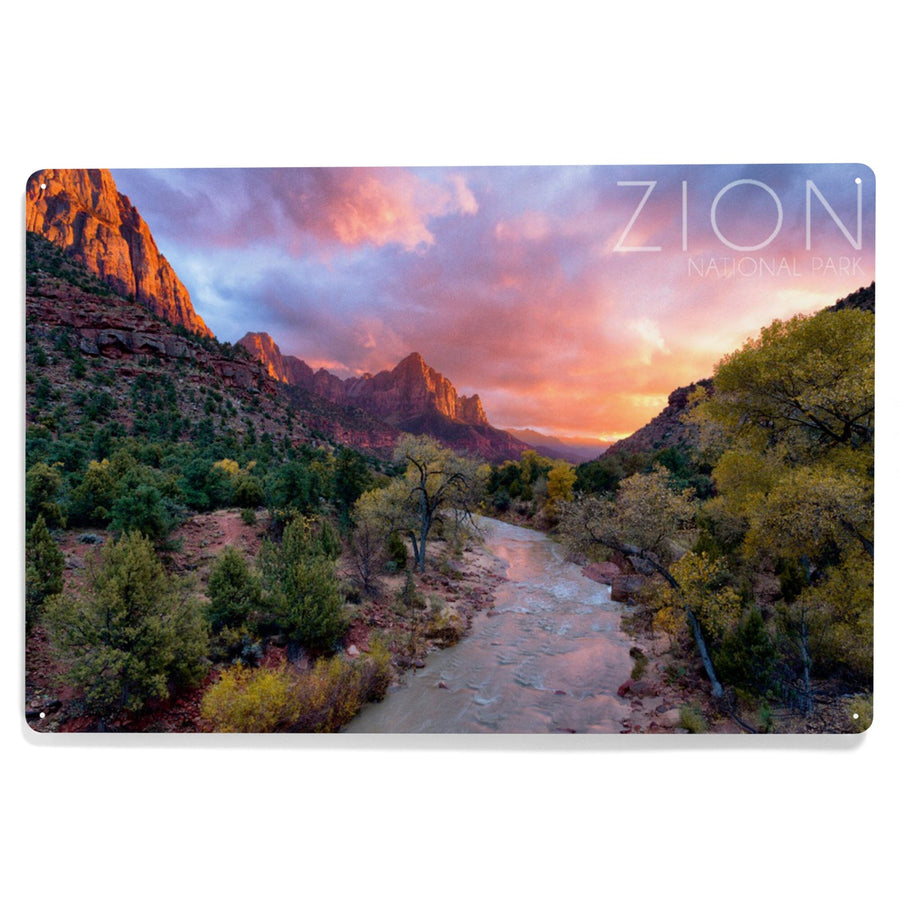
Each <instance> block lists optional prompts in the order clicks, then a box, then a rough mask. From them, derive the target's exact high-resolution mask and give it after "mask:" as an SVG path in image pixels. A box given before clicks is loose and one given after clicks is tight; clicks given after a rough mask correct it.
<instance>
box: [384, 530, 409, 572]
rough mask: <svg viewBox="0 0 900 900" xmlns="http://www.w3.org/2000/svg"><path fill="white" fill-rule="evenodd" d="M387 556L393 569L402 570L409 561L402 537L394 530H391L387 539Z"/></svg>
mask: <svg viewBox="0 0 900 900" xmlns="http://www.w3.org/2000/svg"><path fill="white" fill-rule="evenodd" d="M387 556H388V562H389V563H390V564H391V565H392V567H393V569H394V570H395V571H397V570H399V571H402V570H403V569H405V568H406V566H407V564H408V562H409V551H408V550H407V549H406V544H405V543H404V541H403V538H402V537H400V535H399V534H397V532H396V531H394V532H391V535H390V537H388V539H387Z"/></svg>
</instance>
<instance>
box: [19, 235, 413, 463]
mask: <svg viewBox="0 0 900 900" xmlns="http://www.w3.org/2000/svg"><path fill="white" fill-rule="evenodd" d="M27 251H28V252H27V279H26V297H25V300H26V318H25V321H26V357H27V365H28V375H27V378H26V382H27V383H26V395H27V400H26V422H27V424H28V425H30V426H33V427H34V428H39V429H41V430H43V431H46V432H48V433H49V434H50V435H51V436H53V437H62V436H63V435H64V434H66V433H69V432H73V431H74V432H77V431H78V430H79V429H80V428H82V427H88V426H90V427H91V430H93V431H94V432H96V431H98V430H103V429H106V431H107V432H109V433H110V434H119V435H129V434H134V435H151V436H158V437H163V436H164V437H166V438H167V439H170V440H175V441H179V440H194V439H197V438H198V437H199V436H201V435H204V434H207V435H208V434H215V435H217V437H218V438H219V439H220V440H224V439H226V438H227V439H228V440H231V441H234V442H241V441H248V440H256V439H258V438H261V437H262V436H263V435H267V436H268V440H270V441H272V442H285V441H287V443H288V444H289V445H297V444H301V443H311V444H312V445H313V446H322V447H331V448H334V447H337V446H339V445H343V444H349V445H352V446H354V447H356V448H358V449H361V450H364V451H370V452H373V453H375V454H382V455H386V454H388V453H389V451H390V448H391V447H392V446H393V444H394V442H395V440H396V438H397V435H398V432H397V431H396V429H393V428H391V427H389V426H387V425H385V424H384V423H381V422H378V421H377V420H375V419H373V418H372V417H370V416H367V415H366V414H365V413H363V412H362V411H361V410H357V409H351V408H345V407H340V406H335V405H333V404H330V403H329V402H328V401H327V400H325V399H324V398H322V397H318V396H315V395H311V394H309V393H307V392H305V391H299V392H298V391H289V390H288V389H287V388H286V386H285V385H283V384H281V383H280V382H278V381H276V380H274V379H272V378H270V377H269V376H268V374H267V373H266V372H265V370H264V369H263V368H262V367H261V366H260V364H259V363H258V362H257V361H256V360H254V359H252V358H251V357H250V356H249V355H248V354H247V353H246V352H245V351H244V350H243V349H242V348H239V347H234V346H232V345H230V344H223V343H220V342H218V341H216V340H215V339H214V338H211V337H206V336H203V335H201V334H198V333H196V332H191V331H189V330H187V329H186V328H185V327H183V326H179V325H173V324H172V323H170V322H168V321H166V320H165V319H164V318H162V317H160V316H158V315H156V314H155V313H154V312H153V311H152V310H151V309H149V308H148V307H146V306H145V305H143V304H141V303H139V302H137V301H136V300H129V299H127V298H125V297H122V296H120V295H119V294H117V293H116V292H114V291H113V290H112V289H111V288H110V287H109V286H108V285H107V284H106V283H105V282H104V281H102V280H101V279H100V278H99V277H98V276H96V275H94V274H93V273H91V272H90V271H89V270H88V269H87V268H86V267H85V266H84V265H83V264H81V263H80V262H78V261H76V260H75V259H73V258H71V257H70V256H68V255H67V254H65V253H64V252H63V251H62V250H60V249H59V248H58V247H56V246H54V245H53V244H51V243H50V242H49V241H47V240H46V239H44V238H42V237H40V236H38V235H36V234H31V233H29V234H28V235H27Z"/></svg>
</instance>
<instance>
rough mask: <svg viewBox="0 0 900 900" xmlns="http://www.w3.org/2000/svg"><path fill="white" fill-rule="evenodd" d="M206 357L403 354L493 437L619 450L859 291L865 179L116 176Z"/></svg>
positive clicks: (712, 173) (752, 172)
mask: <svg viewBox="0 0 900 900" xmlns="http://www.w3.org/2000/svg"><path fill="white" fill-rule="evenodd" d="M113 177H114V178H115V181H116V184H117V186H118V188H119V190H120V191H121V192H122V193H124V194H126V195H127V196H128V197H129V198H130V200H131V201H132V203H133V204H134V205H135V206H136V207H137V208H138V210H139V212H140V214H141V215H142V216H143V218H144V219H145V220H146V222H147V223H148V225H149V227H150V230H151V232H152V234H153V236H154V239H155V240H156V243H157V245H158V246H159V249H160V250H161V252H162V253H163V254H164V255H165V256H166V257H167V259H168V260H169V262H170V263H171V264H172V266H173V268H174V269H175V271H176V273H177V274H178V276H179V278H180V279H181V280H182V281H183V282H184V284H185V286H186V287H187V289H188V291H189V292H190V294H191V299H192V302H193V304H194V307H195V309H196V311H197V312H198V313H199V315H200V316H202V317H203V319H204V321H205V322H206V324H207V325H208V326H209V327H210V328H211V329H212V330H213V332H214V333H215V334H216V336H217V337H218V338H219V339H220V340H222V341H230V342H235V341H237V340H238V339H239V338H241V337H242V336H243V335H244V334H246V333H247V332H249V331H266V332H268V333H269V334H271V335H272V337H273V338H274V340H275V342H276V343H277V344H278V345H279V347H280V348H281V351H282V353H285V354H291V355H294V356H298V357H300V358H301V359H303V360H305V361H306V362H307V363H308V364H309V365H311V366H313V367H314V368H318V367H320V366H322V367H325V368H326V369H328V370H329V371H331V372H333V373H334V374H336V375H338V376H340V377H348V376H350V375H358V374H362V373H363V372H372V373H375V372H378V371H381V370H382V369H386V368H392V367H393V366H394V365H396V363H397V362H399V361H400V360H401V359H402V358H403V357H405V356H407V355H408V354H409V353H411V352H413V351H416V352H419V353H421V354H422V356H423V357H424V358H425V360H426V361H427V362H428V363H429V365H431V366H432V367H434V368H435V369H437V370H438V371H439V372H441V373H442V374H443V375H444V376H446V377H447V378H449V379H450V381H451V382H452V383H453V384H454V386H455V387H456V389H457V391H458V392H459V393H460V394H465V395H471V394H473V393H477V394H478V395H479V396H480V397H481V401H482V404H483V406H484V409H485V412H486V414H487V417H488V419H489V420H490V422H491V424H493V425H495V426H497V427H501V428H533V429H536V430H538V431H541V432H543V433H545V434H552V435H556V436H563V437H575V438H580V439H588V438H593V439H601V440H616V439H618V438H621V437H625V436H627V435H629V434H631V433H633V432H634V431H635V430H636V429H638V428H640V427H641V426H642V425H644V424H646V423H647V422H648V421H649V420H650V419H651V418H653V416H654V415H656V414H657V413H658V412H659V411H660V410H661V409H662V408H663V407H664V406H665V404H666V399H667V397H668V395H669V393H670V392H671V391H673V390H674V389H675V388H677V387H680V386H683V385H687V384H690V383H691V382H693V381H696V380H698V379H700V378H704V377H708V376H709V375H711V374H712V373H713V371H714V367H715V364H716V363H717V361H718V360H720V359H721V358H722V357H723V356H724V355H725V354H726V353H729V352H731V351H733V350H735V349H738V348H739V347H740V346H742V344H743V343H744V342H745V341H746V340H747V339H748V338H751V337H753V336H755V335H757V334H758V333H759V330H760V328H762V327H764V326H765V325H768V324H769V323H770V322H771V321H772V320H773V319H776V318H780V319H785V318H789V317H790V316H792V315H795V314H798V313H810V312H815V311H817V310H819V309H821V308H823V307H825V306H827V305H830V304H831V303H833V302H834V301H835V300H838V299H840V298H841V297H844V296H846V295H847V294H848V293H850V292H852V291H854V290H856V289H857V288H859V287H863V286H866V285H868V284H870V283H871V282H872V281H873V280H874V279H875V266H874V250H875V235H874V220H875V180H874V176H873V174H872V172H871V171H870V170H869V169H868V168H866V167H865V166H863V165H855V164H842V165H808V166H774V165H766V166H734V165H731V166H528V167H518V166H509V167H483V168H480V167H459V168H453V167H427V168H414V167H413V168H372V169H362V168H332V169H329V168H317V169H314V168H303V169H299V168H298V169H288V168H280V169H265V168H250V169H180V170H176V169H114V170H113Z"/></svg>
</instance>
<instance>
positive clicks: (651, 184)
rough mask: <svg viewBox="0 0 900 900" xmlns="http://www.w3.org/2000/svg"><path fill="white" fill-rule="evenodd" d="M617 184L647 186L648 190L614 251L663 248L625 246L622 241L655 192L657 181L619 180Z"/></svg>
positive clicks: (624, 251) (621, 185) (622, 185)
mask: <svg viewBox="0 0 900 900" xmlns="http://www.w3.org/2000/svg"><path fill="white" fill-rule="evenodd" d="M616 184H617V185H618V186H619V187H646V188H647V190H646V191H645V192H644V196H643V197H641V202H640V203H638V206H637V209H636V210H635V211H634V215H633V216H632V217H631V219H630V220H629V222H628V224H627V225H626V226H625V230H624V231H623V232H622V236H621V237H620V238H619V241H618V243H617V244H616V246H615V247H614V248H613V252H614V253H616V252H621V253H627V252H631V251H638V250H644V251H656V250H662V247H623V246H622V242H623V241H624V240H625V238H626V237H628V232H629V231H631V228H632V226H633V225H634V223H635V221H636V220H637V217H638V216H639V215H640V214H641V210H642V209H643V208H644V204H645V203H646V202H647V198H648V197H649V196H650V194H651V193H652V192H653V188H655V187H656V182H655V181H617V182H616Z"/></svg>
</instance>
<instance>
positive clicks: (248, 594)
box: [206, 547, 262, 633]
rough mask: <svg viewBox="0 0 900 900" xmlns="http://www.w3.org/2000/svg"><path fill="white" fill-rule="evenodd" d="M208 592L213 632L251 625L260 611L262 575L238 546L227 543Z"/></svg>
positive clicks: (209, 616)
mask: <svg viewBox="0 0 900 900" xmlns="http://www.w3.org/2000/svg"><path fill="white" fill-rule="evenodd" d="M206 593H207V595H208V596H209V605H208V606H207V607H206V617H207V619H208V620H209V624H210V627H211V628H212V630H213V633H217V632H219V631H221V630H222V629H223V628H240V627H241V626H246V625H249V624H250V623H251V620H252V618H253V617H254V616H258V615H259V613H260V600H261V597H262V586H261V584H260V581H259V577H258V576H257V574H256V573H255V572H253V570H252V569H251V568H250V566H249V565H248V564H247V560H246V559H244V557H243V556H242V555H241V553H240V552H239V551H238V550H236V549H235V548H234V547H225V548H224V549H223V550H222V552H221V553H220V554H219V556H218V557H217V558H216V561H215V563H214V564H213V567H212V570H211V571H210V573H209V580H208V582H207V584H206Z"/></svg>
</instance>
